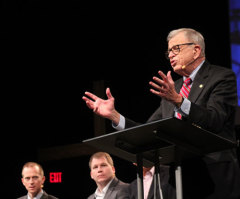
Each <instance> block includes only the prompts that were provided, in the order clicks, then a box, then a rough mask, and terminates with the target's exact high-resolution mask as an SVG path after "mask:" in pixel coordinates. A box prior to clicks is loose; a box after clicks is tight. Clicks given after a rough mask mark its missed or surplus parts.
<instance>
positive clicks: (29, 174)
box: [22, 166, 45, 197]
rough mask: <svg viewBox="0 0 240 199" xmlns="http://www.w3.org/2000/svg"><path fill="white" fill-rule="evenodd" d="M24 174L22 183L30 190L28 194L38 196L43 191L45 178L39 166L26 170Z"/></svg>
mask: <svg viewBox="0 0 240 199" xmlns="http://www.w3.org/2000/svg"><path fill="white" fill-rule="evenodd" d="M22 174H23V177H22V183H23V185H24V186H25V188H26V189H27V190H28V194H30V195H31V196H33V197H34V196H36V195H37V194H38V193H39V192H40V191H41V189H42V185H43V183H44V181H45V177H44V176H42V175H41V174H40V171H39V168H38V167H37V166H34V167H26V168H24V169H23V171H22Z"/></svg>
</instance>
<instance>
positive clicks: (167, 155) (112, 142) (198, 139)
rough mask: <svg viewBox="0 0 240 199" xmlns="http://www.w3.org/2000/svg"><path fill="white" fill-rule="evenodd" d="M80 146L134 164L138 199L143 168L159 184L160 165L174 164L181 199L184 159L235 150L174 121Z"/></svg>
mask: <svg viewBox="0 0 240 199" xmlns="http://www.w3.org/2000/svg"><path fill="white" fill-rule="evenodd" d="M83 142H84V143H86V144H88V145H91V146H93V147H95V148H97V149H99V150H101V151H105V152H108V153H110V154H112V155H115V156H117V157H120V158H122V159H124V160H127V161H130V162H135V163H137V167H138V169H137V183H138V199H143V182H142V179H143V177H142V166H145V167H151V166H155V170H156V176H154V181H156V180H157V179H158V180H159V165H160V164H170V163H174V164H175V166H176V167H175V168H176V169H175V174H176V179H175V180H176V194H177V199H182V176H181V175H182V174H181V161H182V160H183V159H187V158H190V157H194V156H201V155H204V154H207V153H211V152H216V151H221V150H225V149H230V148H234V147H236V143H235V142H233V141H231V140H228V139H225V138H223V137H220V136H218V135H216V134H213V133H211V132H209V131H206V130H204V129H202V128H200V127H198V126H197V125H195V124H191V123H189V122H188V121H183V120H179V119H176V118H167V119H163V120H158V121H154V122H149V123H146V124H143V125H139V126H136V127H132V128H128V129H125V130H122V131H117V132H113V133H110V134H106V135H103V136H99V137H94V138H91V139H88V140H84V141H83ZM160 192H161V190H160Z"/></svg>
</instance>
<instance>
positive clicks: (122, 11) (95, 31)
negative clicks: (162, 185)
mask: <svg viewBox="0 0 240 199" xmlns="http://www.w3.org/2000/svg"><path fill="white" fill-rule="evenodd" d="M1 19H2V25H1V31H0V34H1V35H0V36H1V37H0V39H1V46H2V49H3V53H2V56H1V58H2V63H1V65H2V67H1V68H2V80H3V81H2V84H3V85H2V88H3V94H2V97H3V106H2V108H3V127H4V128H3V130H2V139H1V140H2V144H1V151H2V160H3V161H2V165H3V170H2V171H3V173H4V189H2V190H1V192H3V194H7V195H11V197H9V198H16V197H19V196H21V195H24V194H25V193H26V191H25V189H24V187H23V186H22V185H21V181H20V178H21V175H20V173H21V167H22V165H23V164H24V163H25V162H27V161H38V162H40V163H41V164H42V165H43V167H44V170H45V173H46V177H47V181H46V183H45V190H46V191H47V192H49V193H51V194H53V195H56V196H58V197H59V198H68V199H70V198H86V197H87V196H88V195H89V194H91V193H92V192H94V190H95V184H94V183H93V182H92V181H91V179H90V177H89V169H88V159H89V155H83V156H81V157H76V158H64V159H59V160H48V161H40V160H39V157H38V150H39V148H44V147H52V146H62V145H66V144H73V143H81V142H82V140H84V139H88V138H91V137H93V136H94V127H93V125H94V124H93V113H92V112H91V111H89V110H88V108H87V107H86V106H85V103H84V102H83V101H82V99H81V97H82V95H83V94H84V91H86V90H88V91H92V90H93V82H94V81H99V80H104V84H105V87H107V86H109V87H110V88H111V91H112V94H113V96H114V97H115V98H116V108H117V109H118V110H119V111H120V112H121V113H122V114H123V115H126V116H128V117H130V118H133V119H135V120H137V121H140V122H144V121H146V120H147V118H148V117H149V116H150V115H151V113H152V112H153V111H154V110H155V108H156V107H157V106H158V104H159V99H158V98H156V97H155V96H153V95H152V94H150V92H149V86H148V82H149V80H150V79H151V78H152V76H153V75H156V74H157V71H158V70H159V69H160V70H162V71H164V72H167V71H168V70H171V68H170V65H169V63H168V61H167V60H166V59H165V57H164V52H165V50H166V49H167V43H166V36H167V34H168V32H169V31H170V30H172V29H176V28H181V27H191V28H194V29H197V30H199V31H200V32H201V33H202V34H203V35H204V36H205V41H206V54H207V59H208V60H209V61H210V62H211V63H215V64H219V65H222V66H225V67H229V68H230V67H231V62H230V37H229V17H228V2H227V1H218V2H217V4H216V2H215V3H213V2H211V1H201V2H200V1H199V2H196V1H190V2H187V1H186V2H185V1H184V3H183V1H179V2H174V3H173V2H169V3H168V2H164V1H161V2H159V3H158V4H150V3H125V4H124V3H111V4H104V3H94V2H87V3H86V2H85V1H79V0H68V1H56V2H52V1H45V0H41V1H40V0H28V1H23V0H22V1H15V2H9V1H6V0H5V1H3V2H2V6H1ZM174 78H175V79H176V78H177V76H174ZM213 78H214V77H213ZM107 125H108V127H107V132H112V131H114V130H113V129H112V128H111V127H110V124H109V123H107ZM114 160H115V163H116V168H117V176H118V177H119V178H121V179H122V180H124V181H126V182H131V181H132V180H133V179H134V178H135V167H134V166H133V165H132V164H131V163H129V162H125V161H124V160H121V159H119V158H117V157H114ZM51 171H61V172H63V177H62V178H63V182H62V183H61V184H50V183H49V179H48V173H49V172H51ZM5 174H6V175H5Z"/></svg>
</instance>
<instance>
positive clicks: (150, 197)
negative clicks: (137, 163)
mask: <svg viewBox="0 0 240 199" xmlns="http://www.w3.org/2000/svg"><path fill="white" fill-rule="evenodd" d="M168 172H169V166H165V165H161V166H160V188H161V189H160V190H159V185H158V184H159V182H158V180H156V198H161V199H163V198H164V199H169V198H175V194H174V192H173V190H172V187H171V186H169V185H168V180H169V175H168ZM154 173H155V168H154V167H143V190H144V199H154ZM160 192H161V193H160ZM129 194H130V198H131V199H137V198H138V191H137V179H135V180H134V181H132V182H131V183H130V186H129Z"/></svg>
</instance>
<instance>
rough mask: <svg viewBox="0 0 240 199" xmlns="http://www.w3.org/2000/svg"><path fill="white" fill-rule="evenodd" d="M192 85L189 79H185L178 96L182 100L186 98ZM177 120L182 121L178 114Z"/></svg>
mask: <svg viewBox="0 0 240 199" xmlns="http://www.w3.org/2000/svg"><path fill="white" fill-rule="evenodd" d="M191 83H192V80H191V78H190V77H189V78H187V79H185V81H184V82H183V85H182V88H181V90H180V95H181V96H182V97H184V98H188V95H189V92H190V89H191V87H190V85H191ZM177 118H178V119H182V115H181V114H180V113H177Z"/></svg>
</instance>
